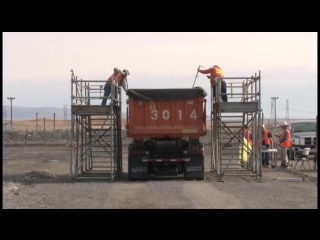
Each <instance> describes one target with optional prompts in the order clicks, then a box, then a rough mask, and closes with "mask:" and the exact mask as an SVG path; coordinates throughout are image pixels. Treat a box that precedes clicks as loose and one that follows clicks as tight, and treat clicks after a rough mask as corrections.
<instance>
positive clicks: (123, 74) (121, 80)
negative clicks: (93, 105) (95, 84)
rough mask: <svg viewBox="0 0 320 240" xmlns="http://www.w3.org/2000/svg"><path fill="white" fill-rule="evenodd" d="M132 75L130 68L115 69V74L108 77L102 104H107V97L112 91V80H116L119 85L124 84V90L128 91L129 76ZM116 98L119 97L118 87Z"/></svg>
mask: <svg viewBox="0 0 320 240" xmlns="http://www.w3.org/2000/svg"><path fill="white" fill-rule="evenodd" d="M128 75H130V72H129V70H128V69H124V70H120V69H119V68H114V69H113V74H112V75H111V76H110V77H109V78H108V79H107V82H106V83H105V85H104V95H103V97H104V98H103V100H102V102H101V105H106V104H107V99H108V97H109V95H110V93H111V80H112V79H113V80H114V83H115V84H116V85H118V86H122V88H123V90H124V91H125V92H126V91H127V89H128V81H127V76H128ZM114 97H115V98H118V89H115V96H114Z"/></svg>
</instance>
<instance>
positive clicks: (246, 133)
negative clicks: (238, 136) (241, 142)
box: [244, 129, 252, 147]
mask: <svg viewBox="0 0 320 240" xmlns="http://www.w3.org/2000/svg"><path fill="white" fill-rule="evenodd" d="M250 133H251V131H248V129H244V137H245V138H246V139H247V141H249V143H250V146H251V147H252V140H251V139H250V135H249V134H250Z"/></svg>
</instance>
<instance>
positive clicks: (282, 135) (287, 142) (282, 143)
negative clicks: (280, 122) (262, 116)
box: [280, 129, 291, 147]
mask: <svg viewBox="0 0 320 240" xmlns="http://www.w3.org/2000/svg"><path fill="white" fill-rule="evenodd" d="M285 132H288V137H287V139H285V141H284V142H281V143H280V145H281V146H282V147H290V146H291V133H290V131H289V130H288V129H286V130H284V131H283V132H282V133H281V135H280V141H282V140H284V139H283V137H284V133H285Z"/></svg>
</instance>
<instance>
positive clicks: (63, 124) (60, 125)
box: [3, 118, 127, 131]
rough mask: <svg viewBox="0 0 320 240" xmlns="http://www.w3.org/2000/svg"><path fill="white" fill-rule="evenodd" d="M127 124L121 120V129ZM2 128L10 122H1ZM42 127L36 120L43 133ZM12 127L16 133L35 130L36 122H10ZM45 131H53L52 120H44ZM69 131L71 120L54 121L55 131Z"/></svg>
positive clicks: (41, 122) (8, 125) (40, 121)
mask: <svg viewBox="0 0 320 240" xmlns="http://www.w3.org/2000/svg"><path fill="white" fill-rule="evenodd" d="M99 122H101V124H102V123H103V120H100V121H99ZM126 123H127V119H122V127H123V128H124V127H125V124H126ZM3 124H4V127H5V126H7V127H10V124H11V122H10V121H3ZM43 126H44V120H43V119H41V120H39V119H38V130H39V131H43ZM12 127H13V128H14V129H15V130H18V131H20V130H21V131H23V130H24V131H25V130H26V128H27V130H34V131H35V130H36V120H24V121H12ZM45 129H46V131H52V130H53V118H46V120H45ZM67 129H71V120H55V130H67Z"/></svg>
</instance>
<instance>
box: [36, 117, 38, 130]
mask: <svg viewBox="0 0 320 240" xmlns="http://www.w3.org/2000/svg"><path fill="white" fill-rule="evenodd" d="M37 132H38V113H36V133H37Z"/></svg>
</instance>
